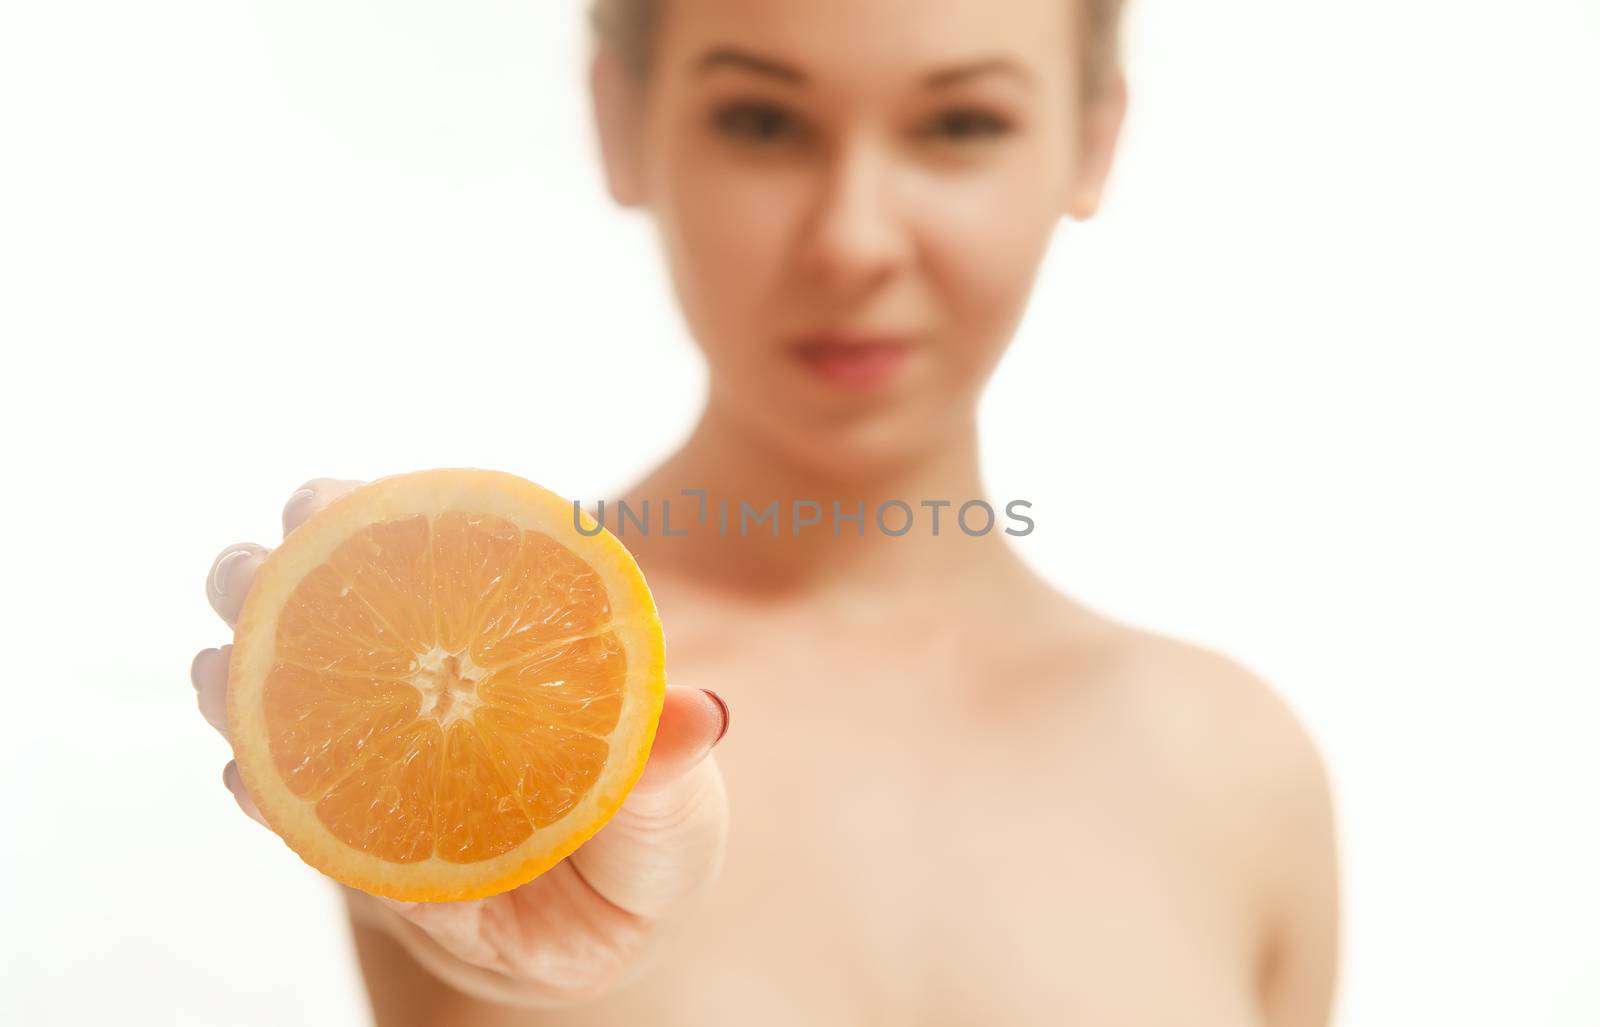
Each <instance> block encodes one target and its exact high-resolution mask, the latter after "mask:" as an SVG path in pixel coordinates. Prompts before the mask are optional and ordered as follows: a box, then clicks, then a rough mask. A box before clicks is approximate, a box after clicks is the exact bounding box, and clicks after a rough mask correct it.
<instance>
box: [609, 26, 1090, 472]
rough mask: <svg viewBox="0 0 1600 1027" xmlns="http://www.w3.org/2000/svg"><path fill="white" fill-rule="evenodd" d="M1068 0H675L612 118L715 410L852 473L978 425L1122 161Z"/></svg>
mask: <svg viewBox="0 0 1600 1027" xmlns="http://www.w3.org/2000/svg"><path fill="white" fill-rule="evenodd" d="M1072 2H1073V0H664V4H665V6H664V17H663V21H662V23H661V26H660V33H661V34H660V36H659V37H658V38H657V41H656V50H655V51H654V61H655V64H654V70H653V74H652V77H651V80H650V83H649V85H648V87H647V91H646V93H645V94H644V96H643V97H642V98H637V99H635V100H633V101H630V103H629V106H628V108H627V109H628V113H626V114H619V113H617V112H616V109H615V108H614V107H613V108H612V109H611V110H609V111H608V110H606V109H602V111H601V114H602V122H603V124H602V131H603V133H604V132H609V133H610V134H611V135H612V137H613V138H612V139H611V140H610V141H608V143H607V162H608V171H609V173H610V176H611V184H612V190H613V194H614V195H616V196H617V198H618V199H619V200H620V201H622V202H624V203H626V204H630V205H635V204H636V205H640V206H644V207H647V208H648V209H649V211H650V213H651V214H652V216H653V218H654V220H655V221H656V224H657V226H658V228H659V231H660V236H661V240H662V244H663V248H664V251H665V254H666V257H667V260H668V264H669V268H670V272H671V276H672V280H673V283H674V287H675V289H676V292H677V295H678V297H679V301H680V303H681V304H682V306H683V309H684V312H685V316H686V319H687V322H688V325H689V328H690V330H691V331H692V333H693V334H694V336H695V337H696V339H697V340H698V341H699V344H700V345H701V347H702V348H703V350H704V351H705V355H706V359H707V361H708V363H709V365H710V371H711V403H712V404H713V405H714V406H715V407H716V408H717V409H718V412H719V414H721V415H723V416H725V417H728V418H732V419H734V420H735V422H736V423H737V424H738V426H739V427H740V428H741V429H742V430H744V431H746V432H748V433H750V434H753V435H756V436H758V437H759V439H760V440H761V441H762V442H764V443H767V444H770V445H773V446H776V447H777V448H778V449H779V450H780V451H781V452H783V453H784V454H785V455H786V456H788V457H791V458H794V459H797V460H800V461H801V462H802V463H804V464H805V465H808V466H811V467H813V468H814V469H816V470H818V471H822V472H825V473H830V474H844V475H853V474H860V473H873V472H874V471H882V470H884V469H886V468H887V467H889V466H892V465H894V464H897V463H901V462H904V461H907V460H912V459H915V458H916V456H917V455H918V454H919V453H921V452H925V451H927V450H928V449H929V448H931V447H937V446H939V445H941V444H943V443H944V442H946V441H947V440H949V439H951V438H952V437H953V436H954V435H956V434H957V433H960V432H964V431H965V430H966V429H967V428H968V427H969V426H970V424H971V417H972V415H973V411H974V409H975V407H976V400H977V396H978V393H979V392H980V390H981V387H982V385H983V383H984V381H985V380H986V379H987V378H988V376H989V374H990V372H991V370H992V369H993V367H994V365H995V363H996V362H997V361H998V360H999V358H1000V355H1001V353H1002V351H1003V350H1004V348H1005V346H1006V344H1007V342H1008V341H1009V339H1010V337H1011V335H1012V333H1013V331H1014V329H1015V327H1016V325H1017V322H1018V321H1019V319H1020V318H1021V315H1022V312H1023V309H1024V307H1025V304H1026V300H1027V297H1028V294H1029V292H1030V290H1031V287H1032V285H1033V281H1034V277H1035V274H1036V272H1037V269H1038V266H1039V263H1040V260H1041V259H1042V257H1043V255H1044V253H1045V250H1046V248H1047V246H1048V243H1049V241H1050V239H1051V236H1052V233H1053V231H1054V229H1055V226H1056V224H1057V223H1058V220H1059V219H1060V218H1061V216H1062V215H1063V214H1074V215H1077V216H1087V214H1088V213H1090V212H1091V211H1092V209H1093V205H1094V197H1095V196H1097V194H1098V189H1099V181H1098V178H1099V177H1102V176H1103V174H1104V167H1103V164H1104V161H1103V160H1097V159H1096V154H1095V153H1093V152H1092V151H1093V150H1094V144H1093V142H1092V141H1091V143H1090V145H1089V146H1088V147H1085V145H1084V138H1083V137H1084V135H1085V133H1084V132H1083V118H1084V116H1085V115H1086V114H1088V113H1089V112H1087V111H1085V110H1083V109H1082V105H1081V103H1080V99H1079V61H1078V56H1077V55H1078V53H1079V46H1078V40H1077V37H1076V33H1077V32H1078V31H1079V28H1078V24H1077V18H1076V17H1075V16H1074V14H1075V12H1074V8H1073V7H1072ZM596 68H597V72H596V73H597V75H604V74H607V72H604V71H602V70H600V69H601V65H599V64H597V66H596ZM613 73H614V72H613ZM597 82H598V79H597ZM608 89H609V90H610V91H609V92H608V91H607V90H608ZM623 92H625V91H624V90H623V89H622V88H621V87H620V86H618V85H616V84H615V82H613V83H612V84H611V85H610V86H609V87H606V86H601V87H600V88H599V91H598V92H597V102H599V103H600V104H601V106H602V108H606V106H607V105H608V104H611V105H615V104H617V103H619V102H620V101H618V100H616V99H615V97H616V96H618V95H621V94H622V93H623ZM607 96H610V97H612V99H607V98H606V97H607ZM1118 115H1119V116H1120V108H1119V109H1118ZM608 118H609V119H610V123H609V124H607V123H606V122H607V119H608ZM623 123H626V124H627V125H628V126H630V127H627V128H618V127H617V125H619V124H623ZM1091 134H1092V133H1091ZM1111 135H1112V136H1113V137H1114V135H1115V130H1114V128H1113V130H1112V132H1111ZM619 138H621V139H622V140H623V141H620V142H619V141H618V139H619ZM1104 145H1106V146H1109V145H1110V140H1106V141H1105V142H1104ZM1086 150H1087V151H1090V152H1086Z"/></svg>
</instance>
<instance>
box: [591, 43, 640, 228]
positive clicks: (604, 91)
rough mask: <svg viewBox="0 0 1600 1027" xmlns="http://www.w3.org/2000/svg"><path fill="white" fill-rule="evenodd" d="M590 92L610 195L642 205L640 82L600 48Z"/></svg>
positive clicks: (628, 203) (625, 202) (625, 203)
mask: <svg viewBox="0 0 1600 1027" xmlns="http://www.w3.org/2000/svg"><path fill="white" fill-rule="evenodd" d="M589 92H590V95H591V97H592V98H593V101H594V116H595V128H596V129H597V131H598V133H599V137H600V157H601V160H602V162H603V163H604V164H605V173H606V186H607V189H608V190H609V191H610V193H611V198H612V199H613V200H615V201H617V203H619V204H621V205H622V206H624V207H638V206H642V205H643V204H644V202H645V191H644V166H643V160H642V157H643V152H642V151H643V146H642V139H641V132H642V129H643V117H642V115H643V110H644V104H643V96H642V95H641V90H640V87H639V85H638V83H637V82H636V81H634V79H633V77H632V76H630V75H629V74H628V73H627V71H626V70H625V69H624V68H623V66H622V64H621V62H620V61H618V60H617V58H616V55H615V54H613V53H612V52H611V51H610V50H609V49H608V48H607V47H604V46H602V47H599V48H597V49H596V51H595V55H594V59H593V60H592V61H591V62H590V65H589Z"/></svg>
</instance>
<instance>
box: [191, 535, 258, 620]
mask: <svg viewBox="0 0 1600 1027" xmlns="http://www.w3.org/2000/svg"><path fill="white" fill-rule="evenodd" d="M268 552H270V550H268V549H267V548H266V547H265V546H258V545H256V544H255V543H254V542H240V543H238V544H237V545H231V546H229V547H228V548H226V549H224V550H223V551H222V552H221V553H219V554H217V558H216V559H215V560H213V561H212V562H211V570H210V571H209V572H208V573H207V574H206V601H207V602H209V603H210V604H211V608H212V609H213V610H215V611H217V616H219V617H221V618H222V620H223V622H224V623H225V624H227V625H228V627H230V628H231V627H233V625H234V623H235V622H236V621H238V619H239V611H240V610H241V609H243V608H244V596H245V593H246V592H248V591H250V583H251V582H252V581H254V580H255V576H256V569H257V568H258V567H260V566H261V561H262V560H265V559H266V558H267V553H268Z"/></svg>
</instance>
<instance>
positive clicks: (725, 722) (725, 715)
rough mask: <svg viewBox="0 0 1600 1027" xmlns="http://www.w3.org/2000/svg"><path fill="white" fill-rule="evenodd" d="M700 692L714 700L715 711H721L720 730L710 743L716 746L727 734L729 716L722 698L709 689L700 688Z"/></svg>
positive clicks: (726, 705)
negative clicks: (715, 704)
mask: <svg viewBox="0 0 1600 1027" xmlns="http://www.w3.org/2000/svg"><path fill="white" fill-rule="evenodd" d="M700 691H702V692H704V693H705V694H707V695H709V696H710V697H711V698H712V699H714V700H716V703H717V709H719V710H721V711H722V730H721V731H718V732H717V737H716V740H715V741H713V742H712V743H711V744H712V745H716V744H717V742H720V741H722V736H723V735H725V734H727V733H728V721H729V720H730V719H731V718H730V716H729V714H728V704H727V703H726V702H724V701H723V698H722V696H720V695H718V694H717V693H715V692H713V691H712V690H711V689H709V688H702V689H700Z"/></svg>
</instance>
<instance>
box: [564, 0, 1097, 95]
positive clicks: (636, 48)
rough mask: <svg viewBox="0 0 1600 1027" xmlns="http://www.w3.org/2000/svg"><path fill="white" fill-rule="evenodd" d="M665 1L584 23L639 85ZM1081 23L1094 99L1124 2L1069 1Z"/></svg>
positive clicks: (612, 8) (603, 13)
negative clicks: (1075, 7) (1073, 5)
mask: <svg viewBox="0 0 1600 1027" xmlns="http://www.w3.org/2000/svg"><path fill="white" fill-rule="evenodd" d="M664 2H665V0H591V6H590V8H589V22H590V25H591V26H592V27H593V29H594V33H595V37H596V39H597V40H598V41H599V43H600V44H601V45H602V46H604V47H606V48H608V49H609V50H610V51H611V52H612V53H614V54H616V55H617V57H618V58H619V59H620V60H621V62H622V64H623V67H625V68H627V70H628V71H629V73H631V74H632V75H633V76H634V77H635V78H636V79H638V80H639V81H641V82H642V81H646V80H648V79H649V77H650V71H651V65H652V63H653V62H652V56H653V53H654V49H655V46H654V44H655V37H656V29H657V27H658V26H659V24H660V21H661V5H662V3H664ZM1068 2H1069V3H1076V4H1077V5H1078V6H1079V10H1080V11H1081V12H1082V17H1083V28H1084V33H1083V54H1082V57H1083V92H1084V96H1085V97H1088V98H1092V97H1094V96H1096V95H1097V94H1099V93H1100V92H1101V90H1103V89H1104V88H1105V87H1106V86H1107V85H1108V84H1109V83H1110V82H1111V80H1112V78H1113V77H1114V76H1115V75H1116V73H1117V72H1119V71H1120V70H1121V68H1122V11H1123V8H1124V7H1125V6H1126V0H1068Z"/></svg>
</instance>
